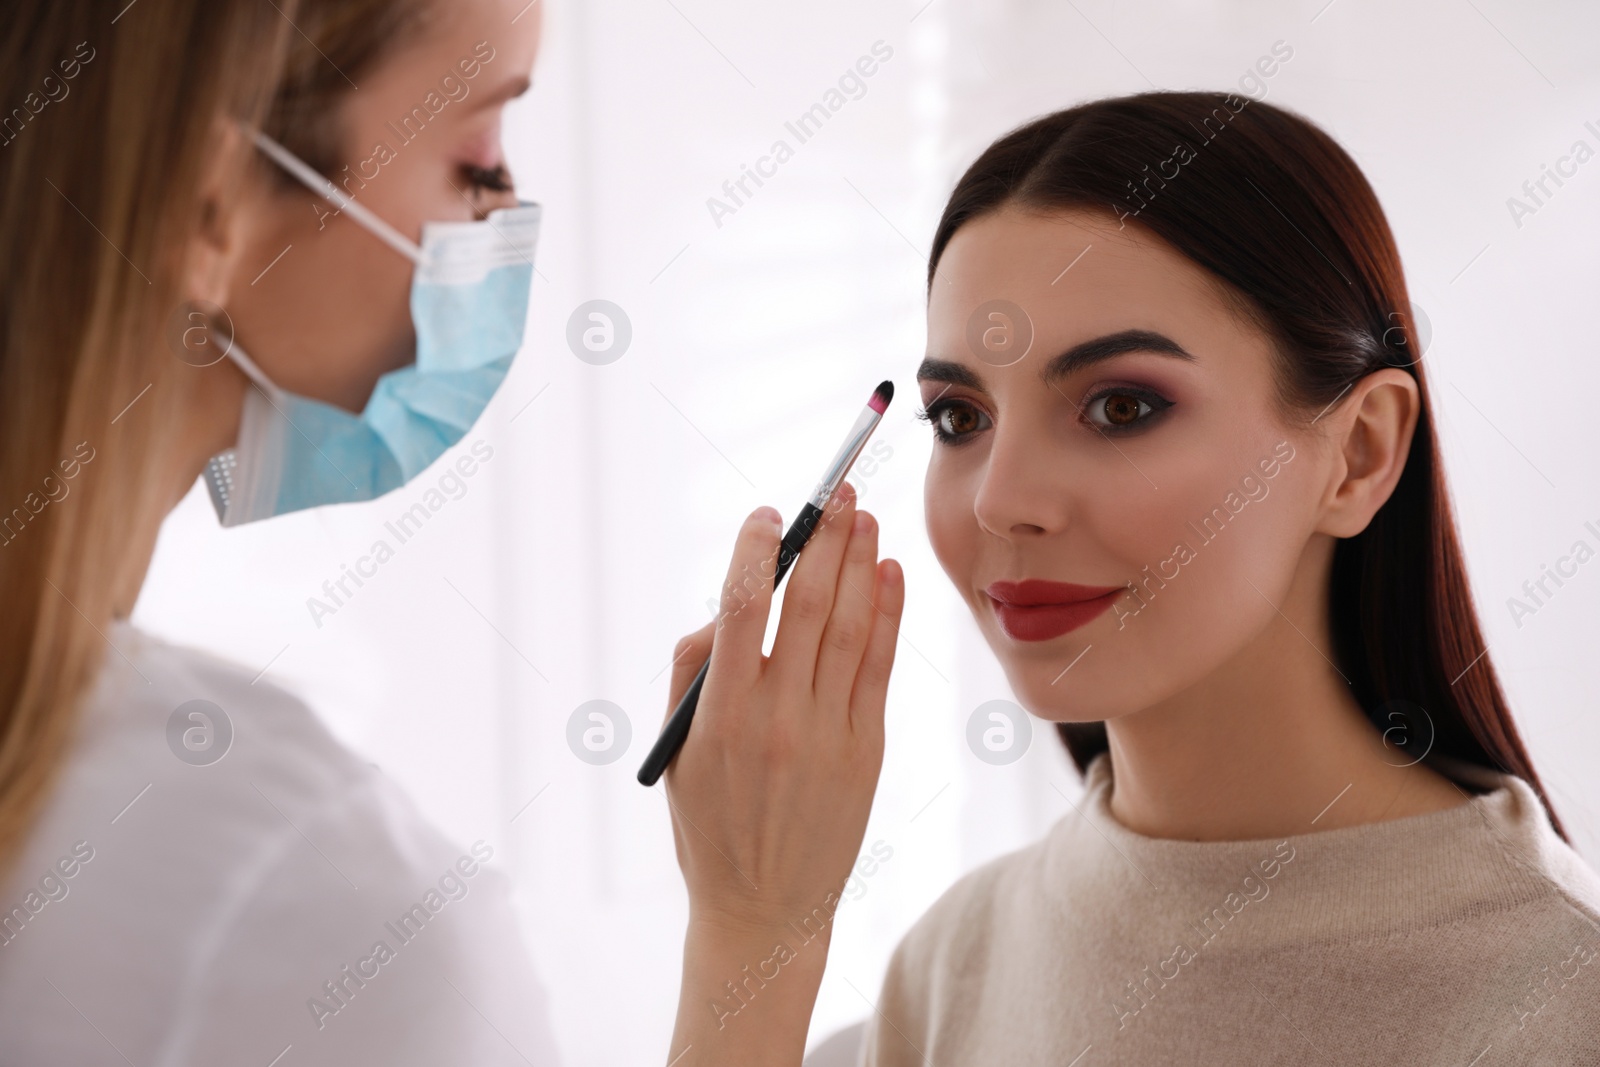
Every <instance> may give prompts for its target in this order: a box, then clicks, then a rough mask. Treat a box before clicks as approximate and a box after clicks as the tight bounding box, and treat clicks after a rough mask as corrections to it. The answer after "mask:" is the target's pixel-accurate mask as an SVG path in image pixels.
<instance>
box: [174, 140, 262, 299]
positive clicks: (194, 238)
mask: <svg viewBox="0 0 1600 1067" xmlns="http://www.w3.org/2000/svg"><path fill="white" fill-rule="evenodd" d="M253 149H254V146H253V145H252V144H251V143H250V140H249V138H248V137H247V136H246V133H245V130H244V129H243V128H242V127H241V126H240V124H239V123H238V121H237V120H235V119H232V118H229V117H225V116H221V115H218V116H216V117H215V118H214V119H213V120H212V123H211V138H210V145H209V147H208V149H207V151H206V154H205V158H204V160H203V161H202V163H201V167H202V171H201V176H200V184H199V187H198V189H197V191H196V192H197V201H196V206H195V212H196V217H195V226H194V228H193V230H192V231H191V232H190V237H189V244H188V247H187V249H186V250H185V257H184V296H185V298H186V299H189V300H204V301H208V302H210V303H212V304H216V305H218V306H225V305H226V304H227V302H228V295H229V290H230V288H231V286H230V281H231V279H232V277H233V273H234V268H235V266H236V264H237V261H238V257H239V253H240V250H241V249H242V248H243V247H244V245H245V236H246V232H247V229H248V224H249V221H250V220H249V210H248V205H249V203H250V198H249V191H250V188H251V185H250V181H249V178H250V175H251V173H252V168H251V166H250V164H251V163H252V159H251V153H252V151H253Z"/></svg>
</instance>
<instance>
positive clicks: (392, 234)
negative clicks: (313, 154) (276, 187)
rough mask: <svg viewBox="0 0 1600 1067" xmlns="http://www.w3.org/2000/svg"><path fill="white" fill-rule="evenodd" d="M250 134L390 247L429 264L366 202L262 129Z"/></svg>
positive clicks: (422, 264)
mask: <svg viewBox="0 0 1600 1067" xmlns="http://www.w3.org/2000/svg"><path fill="white" fill-rule="evenodd" d="M249 133H250V136H251V137H252V138H253V139H254V140H255V143H256V147H257V148H260V149H261V150H262V151H263V152H265V153H266V154H267V155H269V156H271V157H272V159H273V162H275V163H277V164H278V166H280V167H282V168H283V169H284V170H286V171H288V172H289V173H290V174H292V175H294V177H296V178H298V179H299V180H300V181H301V182H303V183H304V184H305V185H306V186H307V187H308V188H309V189H310V190H311V191H312V192H314V193H316V194H317V195H319V196H322V197H325V198H326V199H327V200H328V201H329V202H331V203H332V204H334V205H335V206H336V207H338V209H339V210H340V211H341V212H348V213H349V214H350V217H351V218H353V219H355V221H356V222H358V223H360V224H361V225H362V226H364V227H366V229H367V230H368V231H369V232H371V234H372V235H373V236H374V237H376V238H377V239H378V240H380V241H382V242H383V243H384V244H386V245H388V246H389V247H390V248H392V249H394V250H395V251H396V252H399V253H400V254H401V255H403V256H405V257H406V258H408V259H410V260H411V261H412V262H413V263H415V264H417V265H418V266H419V267H425V266H427V265H428V256H427V253H425V252H424V251H423V250H422V249H421V248H420V247H419V246H418V245H417V244H416V242H414V241H412V240H411V239H409V238H408V237H406V236H405V235H404V234H402V233H401V232H400V231H398V230H396V229H395V228H394V227H393V226H390V225H389V224H388V223H387V222H384V221H383V220H382V219H380V218H379V217H378V216H376V215H374V214H373V213H372V212H371V211H369V210H368V209H367V207H366V205H364V204H358V203H356V201H355V200H353V199H351V197H350V196H349V195H348V194H346V193H345V192H344V190H342V189H340V188H339V187H338V186H337V185H334V184H333V183H332V182H331V181H329V180H328V179H327V178H324V177H323V176H322V175H320V174H318V173H317V172H316V171H314V170H312V169H311V168H310V167H308V166H307V165H306V164H305V163H304V162H303V161H302V160H301V159H300V157H298V156H296V155H295V154H294V153H292V152H290V151H289V150H288V149H287V148H285V147H283V145H281V144H279V143H278V142H277V141H274V140H273V139H272V138H271V137H268V136H267V135H266V134H264V133H262V132H261V131H260V130H254V129H252V130H250V131H249Z"/></svg>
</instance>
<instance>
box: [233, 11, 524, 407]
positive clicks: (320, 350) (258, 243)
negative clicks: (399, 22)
mask: <svg viewBox="0 0 1600 1067" xmlns="http://www.w3.org/2000/svg"><path fill="white" fill-rule="evenodd" d="M433 4H434V11H433V12H432V15H433V18H434V24H433V25H432V26H430V27H429V28H428V30H427V31H425V32H423V33H420V34H418V35H417V36H416V37H414V38H413V39H412V40H411V41H410V42H409V43H407V44H405V45H403V46H402V47H401V48H400V49H399V50H397V51H395V52H394V54H392V55H390V56H387V57H386V58H384V59H383V60H381V61H380V63H379V64H378V65H377V67H375V68H374V69H373V70H372V71H370V72H369V73H367V74H364V75H363V76H362V77H361V79H360V85H359V87H358V88H357V89H355V90H352V91H350V92H348V93H346V94H345V95H344V97H343V98H342V102H341V104H340V110H339V119H340V122H339V128H340V129H341V131H342V133H343V139H344V145H343V153H342V158H341V159H340V160H339V164H340V165H339V167H338V168H336V170H335V172H334V174H333V175H332V179H333V181H334V184H335V185H337V186H339V187H340V188H341V189H344V190H345V191H347V192H348V193H349V194H350V195H352V196H353V197H354V198H355V199H356V200H357V201H358V202H359V203H361V204H364V205H365V206H366V207H368V208H369V209H371V210H372V212H373V213H374V214H376V215H377V216H378V217H379V218H380V219H383V220H384V221H385V222H387V223H389V224H390V225H391V226H393V227H395V228H396V229H397V230H399V231H400V232H401V233H402V234H405V235H406V236H407V237H409V238H411V239H412V240H413V241H416V242H418V243H420V241H421V233H422V224H423V223H424V222H429V221H452V220H453V221H468V220H472V219H474V218H481V217H482V216H483V214H484V213H486V212H488V211H490V210H493V209H494V208H498V207H508V206H512V205H514V204H515V203H516V197H515V196H514V195H513V194H512V193H510V192H508V191H497V190H495V189H493V188H492V187H490V186H485V185H482V184H474V182H475V180H476V181H482V180H483V179H484V178H485V177H486V175H485V174H484V173H483V172H493V171H495V170H496V168H497V167H500V166H501V165H502V164H503V162H504V156H503V155H502V151H501V145H500V118H501V113H502V111H503V110H504V107H505V104H506V102H507V101H508V100H510V99H511V98H512V97H515V96H517V95H519V94H520V93H521V92H522V91H523V90H525V89H526V88H527V87H528V84H529V77H530V72H531V70H532V67H533V60H534V55H535V52H536V51H537V49H538V42H539V25H540V22H539V20H540V9H541V7H542V6H543V5H540V4H533V5H531V6H529V5H528V4H527V0H449V2H448V3H443V2H441V0H433ZM519 12H520V14H519ZM513 19H515V21H513ZM263 159H265V157H264V156H263ZM345 167H348V170H346V169H344V168H345ZM492 184H494V183H493V182H492V181H491V185H492ZM260 201H261V202H260V203H259V204H258V205H256V207H258V208H259V210H253V211H252V212H251V215H252V223H251V225H250V227H249V234H248V237H247V239H246V247H245V249H244V252H243V254H242V255H241V256H240V257H239V260H238V267H237V270H236V271H235V276H234V278H233V279H232V284H231V285H230V293H229V300H228V304H227V310H228V313H229V315H230V317H231V318H232V319H233V324H234V329H235V334H236V336H237V338H238V341H239V344H240V345H241V347H242V348H243V350H244V351H245V352H247V353H248V354H249V355H250V356H251V357H252V358H253V359H255V360H256V362H257V363H259V364H260V365H261V367H262V369H263V370H265V371H266V373H267V375H268V376H269V377H270V378H272V379H273V381H274V382H276V383H277V384H278V385H280V386H282V387H284V388H286V389H288V390H290V391H292V392H297V393H302V394H304V395H307V396H312V397H316V398H317V399H320V400H325V401H327V402H329V403H332V404H336V405H338V406H340V407H342V408H345V409H346V410H348V411H352V412H359V411H360V410H361V409H362V407H364V406H365V404H366V401H367V397H368V396H369V395H370V394H371V392H372V389H373V386H374V385H375V384H376V383H377V379H378V378H379V376H381V375H382V374H384V373H386V372H388V371H391V370H394V369H396V368H398V367H402V366H404V365H406V364H407V363H409V362H411V360H412V358H413V354H414V345H415V336H414V330H413V327H412V323H411V313H410V290H411V274H412V267H413V265H412V262H411V260H410V259H408V258H407V257H405V256H403V255H401V254H400V253H398V252H396V251H394V250H393V249H391V248H390V247H389V246H388V245H386V244H384V243H382V242H381V241H380V240H379V239H378V238H377V237H375V236H373V235H372V234H371V233H370V232H368V231H367V230H366V229H364V228H363V227H362V226H361V225H360V224H359V223H357V222H355V221H354V220H353V219H351V218H350V217H348V216H347V215H344V214H334V211H335V208H334V206H333V205H332V204H330V203H328V202H327V201H326V200H325V199H323V198H322V197H319V196H316V195H315V194H313V193H311V192H310V190H308V189H306V188H305V187H304V186H301V185H299V184H298V183H295V184H294V185H293V186H292V187H285V186H283V185H282V184H281V183H280V184H279V185H277V186H275V187H272V188H271V189H270V191H264V192H263V194H262V196H261V197H260ZM280 256H281V258H278V257H280Z"/></svg>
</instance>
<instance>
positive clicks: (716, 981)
mask: <svg viewBox="0 0 1600 1067" xmlns="http://www.w3.org/2000/svg"><path fill="white" fill-rule="evenodd" d="M769 510H770V509H769ZM853 524H855V525H856V526H857V527H858V528H856V529H854V530H853V529H852V525H853ZM781 536H782V530H781V528H780V527H779V526H778V525H777V524H776V523H773V522H770V521H768V520H766V519H764V518H762V516H761V514H760V512H759V511H758V512H757V513H755V514H753V515H751V516H750V518H748V519H747V520H746V521H745V523H744V526H743V527H742V528H741V529H740V531H739V537H738V541H737V543H736V545H735V547H734V553H733V561H732V564H731V565H730V566H729V568H728V580H727V582H726V583H725V584H724V586H723V594H722V604H721V611H720V612H719V614H718V618H717V621H716V622H714V623H710V624H707V626H706V627H705V628H703V629H701V630H699V631H698V632H696V633H693V634H690V635H689V636H687V637H685V638H684V639H683V640H682V641H680V642H679V643H678V647H677V650H676V656H675V659H674V668H673V674H672V687H671V688H672V691H671V695H670V698H669V699H668V701H667V707H668V708H669V709H670V708H672V707H674V706H675V705H676V704H677V702H678V700H679V698H680V697H681V696H682V694H683V693H684V691H685V690H687V689H688V687H689V684H690V683H691V682H692V681H693V680H694V676H695V674H696V673H697V672H698V671H699V669H700V664H701V663H702V662H704V660H705V658H706V656H707V655H708V654H709V655H710V657H711V666H710V669H709V670H708V672H707V674H706V681H705V685H704V687H703V689H702V690H701V694H700V701H699V706H698V708H697V710H696V712H695V720H694V728H693V729H692V730H691V731H690V732H689V737H688V740H687V741H686V742H685V743H684V746H683V748H682V749H681V750H680V751H679V753H678V756H677V758H676V759H675V760H674V761H673V763H672V765H671V766H670V767H669V768H668V770H667V772H666V775H665V782H666V786H665V788H666V790H667V797H668V799H669V800H670V801H671V807H672V826H673V834H674V837H675V838H676V842H677V850H678V864H679V866H680V867H681V868H682V869H683V876H684V881H685V882H686V883H687V884H688V889H689V930H688V935H687V938H686V941H685V946H684V947H685V952H684V972H683V989H682V995H681V997H680V1000H679V1007H678V1026H677V1031H676V1033H675V1034H674V1037H673V1043H672V1048H671V1051H670V1053H669V1056H668V1059H669V1060H670V1059H671V1058H672V1057H674V1056H678V1055H680V1054H683V1053H684V1052H685V1050H686V1048H687V1050H688V1052H687V1055H684V1057H683V1059H682V1060H680V1061H679V1062H678V1067H689V1065H690V1064H723V1063H728V1064H733V1063H737V1064H740V1065H741V1067H743V1065H749V1064H799V1063H800V1060H801V1057H802V1054H803V1052H804V1048H805V1036H806V1027H807V1024H808V1023H809V1021H810V1017H811V1009H812V1006H813V1004H814V1002H815V999H816V992H817V986H818V984H819V983H820V982H821V980H822V970H823V964H824V962H825V960H826V956H827V947H828V940H829V937H830V936H831V934H832V931H833V912H834V910H835V909H836V908H837V907H838V905H839V903H840V899H841V898H840V892H841V890H842V889H843V888H844V884H845V881H846V879H847V878H848V877H849V874H850V868H851V865H852V864H853V863H854V862H855V860H856V856H857V853H858V852H859V851H860V848H861V840H862V837H863V835H864V834H865V832H866V825H867V814H868V812H869V810H870V809H871V807H872V797H873V793H874V792H875V791H876V789H877V784H878V772H879V769H880V768H881V767H882V764H883V708H884V699H885V696H886V692H887V688H888V684H889V672H890V668H891V667H892V666H893V663H894V653H895V642H896V639H897V637H898V635H899V627H900V612H901V608H902V607H903V605H904V603H905V583H904V576H903V574H902V572H901V569H900V565H899V564H898V563H897V562H895V561H894V560H892V559H888V560H884V561H882V562H881V563H880V562H879V561H878V530H877V523H876V521H875V520H874V519H873V518H872V516H871V515H870V514H868V513H867V512H859V513H858V512H857V511H856V507H855V490H854V489H853V488H852V487H851V486H850V485H849V483H848V482H847V483H845V485H844V486H842V487H841V488H840V490H839V492H838V493H836V494H835V495H834V498H833V500H831V501H830V502H829V506H828V508H827V509H826V510H825V518H824V520H823V522H822V524H821V526H820V528H819V529H818V531H817V532H816V533H815V534H814V535H813V536H812V539H811V542H810V544H808V545H807V546H806V548H805V550H804V551H802V552H801V553H800V557H799V558H798V559H797V560H796V561H795V564H794V573H793V574H791V575H790V576H789V579H788V587H787V590H786V592H785V594H784V601H783V607H782V614H781V615H780V618H779V623H778V632H777V636H776V638H775V639H774V642H773V647H772V655H771V656H770V657H768V656H764V655H763V654H762V652H761V646H762V640H763V636H764V634H765V632H766V627H767V618H768V615H769V612H770V608H771V604H772V580H771V575H772V573H773V568H774V565H775V563H776V559H777V552H778V541H779V538H780V537H781ZM746 967H748V970H746ZM729 982H732V983H733V984H734V987H735V988H737V989H738V990H739V991H740V996H738V997H736V996H735V995H734V994H733V993H732V992H731V991H730V989H729V987H728V986H727V985H726V983H729Z"/></svg>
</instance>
